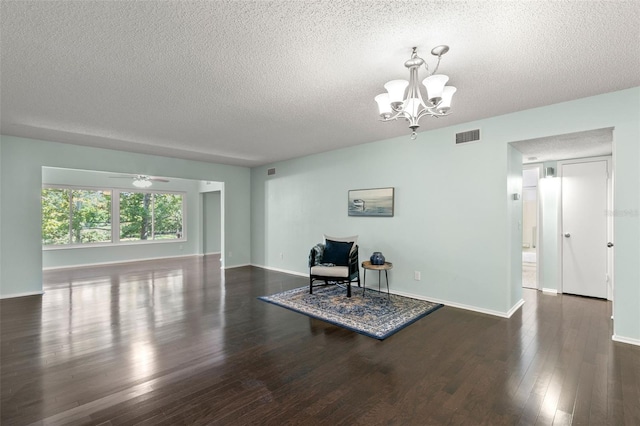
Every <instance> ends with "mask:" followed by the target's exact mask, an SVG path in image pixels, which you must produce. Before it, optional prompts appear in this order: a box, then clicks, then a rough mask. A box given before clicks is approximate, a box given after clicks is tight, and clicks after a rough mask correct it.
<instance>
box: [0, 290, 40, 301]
mask: <svg viewBox="0 0 640 426" xmlns="http://www.w3.org/2000/svg"><path fill="white" fill-rule="evenodd" d="M43 294H44V291H29V292H27V293H15V294H7V295H5V296H0V299H13V298H14V297H25V296H40V295H43Z"/></svg>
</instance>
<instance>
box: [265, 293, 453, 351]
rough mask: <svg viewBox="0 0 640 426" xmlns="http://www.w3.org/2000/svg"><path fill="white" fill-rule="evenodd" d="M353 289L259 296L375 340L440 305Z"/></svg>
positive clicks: (381, 338)
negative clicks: (349, 290) (347, 294)
mask: <svg viewBox="0 0 640 426" xmlns="http://www.w3.org/2000/svg"><path fill="white" fill-rule="evenodd" d="M352 291H353V295H352V297H351V298H348V297H346V290H345V289H344V288H340V287H338V286H328V287H320V288H317V289H314V290H313V294H309V287H308V286H305V287H300V288H294V289H293V290H287V291H283V292H282V293H276V294H273V295H271V296H262V297H259V298H258V299H260V300H264V301H265V302H269V303H273V304H275V305H278V306H282V307H283V308H287V309H291V310H292V311H295V312H299V313H301V314H304V315H308V316H310V317H312V318H317V319H320V320H322V321H326V322H328V323H331V324H334V325H337V326H340V327H344V328H346V329H348V330H352V331H355V332H357V333H360V334H364V335H365V336H369V337H373V338H375V339H378V340H383V339H386V338H387V337H389V336H391V335H392V334H394V333H396V332H398V331H400V330H402V329H403V328H405V327H406V326H408V325H410V324H413V323H414V322H416V321H418V320H419V319H420V318H422V317H424V316H427V315H429V314H430V313H431V312H433V311H435V310H436V309H439V308H441V307H442V306H443V305H441V304H438V303H433V302H428V301H426V300H417V299H411V298H408V297H404V296H398V295H396V294H392V295H390V297H389V298H388V299H387V293H379V292H377V291H375V290H370V289H367V292H366V294H365V297H362V288H359V287H352Z"/></svg>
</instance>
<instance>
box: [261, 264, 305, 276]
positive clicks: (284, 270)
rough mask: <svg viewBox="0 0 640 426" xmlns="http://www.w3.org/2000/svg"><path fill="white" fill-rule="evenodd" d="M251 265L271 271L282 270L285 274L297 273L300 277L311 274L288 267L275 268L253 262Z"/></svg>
mask: <svg viewBox="0 0 640 426" xmlns="http://www.w3.org/2000/svg"><path fill="white" fill-rule="evenodd" d="M251 266H255V267H256V268H262V269H267V270H269V271H275V272H282V273H283V274H290V275H297V276H299V277H306V278H309V274H305V273H302V272H296V271H290V270H288V269H281V268H273V267H271V266H264V265H255V264H251Z"/></svg>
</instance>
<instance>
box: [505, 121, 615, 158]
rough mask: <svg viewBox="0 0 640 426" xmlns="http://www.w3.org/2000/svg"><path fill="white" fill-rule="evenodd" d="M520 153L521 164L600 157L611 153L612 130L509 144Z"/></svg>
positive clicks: (570, 134)
mask: <svg viewBox="0 0 640 426" xmlns="http://www.w3.org/2000/svg"><path fill="white" fill-rule="evenodd" d="M511 145H512V146H513V147H514V148H516V149H517V150H518V151H520V152H521V153H522V162H523V164H529V163H542V162H545V161H556V160H568V159H573V158H587V157H600V156H605V155H611V154H612V151H613V129H612V128H606V129H596V130H588V131H584V132H575V133H567V134H564V135H557V136H549V137H545V138H536V139H529V140H525V141H517V142H511Z"/></svg>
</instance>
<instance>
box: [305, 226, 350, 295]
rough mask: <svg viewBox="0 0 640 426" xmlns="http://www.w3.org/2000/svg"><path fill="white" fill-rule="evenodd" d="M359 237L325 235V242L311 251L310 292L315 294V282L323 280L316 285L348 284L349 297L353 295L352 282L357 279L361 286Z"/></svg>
mask: <svg viewBox="0 0 640 426" xmlns="http://www.w3.org/2000/svg"><path fill="white" fill-rule="evenodd" d="M356 242H357V237H348V238H334V239H331V237H326V236H325V242H324V244H322V243H319V244H316V245H315V246H314V247H313V248H312V249H311V252H310V253H309V293H310V294H313V287H314V282H316V281H322V282H323V284H316V285H315V287H318V286H325V285H332V284H337V285H341V284H342V285H346V288H347V297H351V283H352V282H353V281H357V283H358V287H360V267H359V262H358V246H357V245H356Z"/></svg>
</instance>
